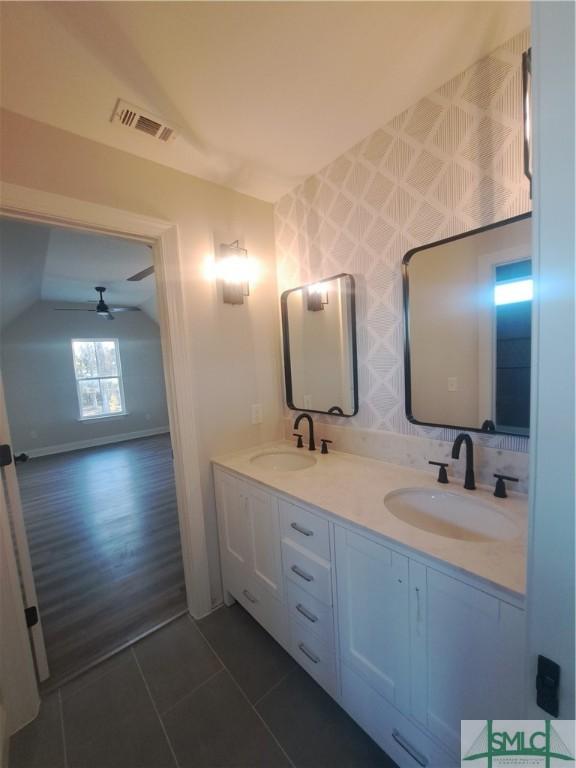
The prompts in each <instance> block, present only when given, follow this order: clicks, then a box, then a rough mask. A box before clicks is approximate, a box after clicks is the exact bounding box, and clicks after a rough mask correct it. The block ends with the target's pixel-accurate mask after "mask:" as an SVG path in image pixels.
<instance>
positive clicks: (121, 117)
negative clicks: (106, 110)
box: [111, 99, 176, 142]
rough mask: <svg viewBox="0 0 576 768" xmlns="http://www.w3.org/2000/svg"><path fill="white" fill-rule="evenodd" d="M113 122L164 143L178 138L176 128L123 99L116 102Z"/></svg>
mask: <svg viewBox="0 0 576 768" xmlns="http://www.w3.org/2000/svg"><path fill="white" fill-rule="evenodd" d="M111 120H112V122H113V123H120V125H123V126H125V127H126V128H130V129H131V130H133V131H140V133H147V134H148V136H153V137H154V138H155V139H159V140H160V141H163V142H168V141H171V140H172V139H175V138H176V131H175V130H174V128H171V127H170V126H169V125H166V123H165V122H164V121H163V120H162V119H161V118H159V117H157V116H156V115H152V114H151V113H150V112H146V110H144V109H141V108H140V107H135V106H134V105H133V104H128V103H127V102H126V101H122V99H118V101H117V102H116V106H115V107H114V112H113V113H112V118H111Z"/></svg>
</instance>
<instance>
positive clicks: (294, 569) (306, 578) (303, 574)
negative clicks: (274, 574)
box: [290, 565, 314, 581]
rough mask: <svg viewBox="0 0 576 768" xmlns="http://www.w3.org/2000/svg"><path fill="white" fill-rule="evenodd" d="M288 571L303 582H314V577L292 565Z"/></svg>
mask: <svg viewBox="0 0 576 768" xmlns="http://www.w3.org/2000/svg"><path fill="white" fill-rule="evenodd" d="M290 570H291V571H292V573H295V574H296V576H300V578H301V579H304V581H314V576H310V574H309V573H306V571H303V570H302V568H299V567H298V566H297V565H293V566H292V567H291V568H290Z"/></svg>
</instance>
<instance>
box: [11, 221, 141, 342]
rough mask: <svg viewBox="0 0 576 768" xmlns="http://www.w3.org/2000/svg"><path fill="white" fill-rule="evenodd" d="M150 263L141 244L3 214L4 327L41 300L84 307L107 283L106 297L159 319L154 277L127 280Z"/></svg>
mask: <svg viewBox="0 0 576 768" xmlns="http://www.w3.org/2000/svg"><path fill="white" fill-rule="evenodd" d="M151 265H152V254H151V250H150V248H149V247H148V246H147V245H144V244H143V243H138V242H133V241H130V240H122V239H120V238H116V237H109V236H107V235H96V234H91V233H88V232H79V231H76V230H72V229H61V228H57V227H50V226H46V225H44V224H31V223H29V222H25V221H16V220H11V219H2V218H0V327H1V328H5V327H6V326H7V325H8V324H9V323H11V322H13V321H14V320H15V319H17V318H18V317H19V316H20V315H21V314H22V313H23V312H25V311H26V310H27V309H28V308H29V307H31V306H32V304H34V303H35V302H37V301H56V302H59V303H62V305H63V306H70V305H73V306H82V305H85V304H86V302H91V301H92V302H93V301H95V300H96V299H97V298H98V296H97V294H96V293H95V291H94V286H96V285H102V286H105V287H106V296H105V298H106V301H107V302H108V303H109V304H110V305H114V304H122V305H127V306H132V307H140V308H141V309H143V310H144V311H145V312H146V313H147V314H149V316H150V317H152V318H153V319H156V306H155V290H156V287H155V280H154V277H153V276H150V277H147V278H145V279H144V280H141V281H139V282H127V278H128V277H130V276H131V275H134V274H136V273H137V272H140V271H142V270H143V269H146V268H147V267H149V266H151Z"/></svg>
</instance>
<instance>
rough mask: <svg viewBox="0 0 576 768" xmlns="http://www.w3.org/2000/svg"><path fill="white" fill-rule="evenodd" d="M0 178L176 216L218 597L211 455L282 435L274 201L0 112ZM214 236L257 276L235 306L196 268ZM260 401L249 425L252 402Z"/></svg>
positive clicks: (213, 576)
mask: <svg viewBox="0 0 576 768" xmlns="http://www.w3.org/2000/svg"><path fill="white" fill-rule="evenodd" d="M1 128H2V131H1V135H2V145H1V147H0V151H1V158H2V162H1V164H0V174H1V178H2V180H4V181H6V182H11V183H13V184H20V185H22V186H26V187H32V188H35V189H40V190H44V191H48V192H55V193H58V194H61V195H66V196H68V197H72V198H78V199H81V200H87V201H90V202H94V203H99V204H102V205H107V206H111V207H114V208H119V209H123V210H128V211H133V212H136V213H139V214H142V215H147V216H153V217H156V218H160V219H165V220H168V221H171V222H174V223H176V224H177V225H178V228H179V234H180V244H181V253H182V259H183V262H184V266H185V282H186V296H187V299H188V304H187V308H186V309H187V313H188V317H189V327H187V328H182V333H183V334H185V335H186V337H187V338H188V339H189V343H190V346H191V349H192V352H193V359H194V363H195V367H196V376H197V378H196V392H197V398H198V402H197V420H198V421H197V423H198V427H199V432H200V435H199V437H200V453H201V472H202V483H203V496H204V504H205V517H206V523H207V536H208V547H209V556H210V566H211V582H212V595H213V599H215V600H217V599H219V598H220V577H219V569H218V556H217V540H216V518H215V512H214V500H213V493H212V483H211V472H210V465H209V458H210V456H212V455H214V454H217V453H221V452H225V451H229V450H233V449H235V448H239V447H242V446H246V445H252V444H257V443H260V442H263V441H266V440H272V439H275V438H277V437H278V436H279V435H280V404H281V396H280V392H281V385H280V372H281V367H280V346H279V320H278V310H277V301H278V299H277V291H276V273H275V261H274V258H275V255H274V231H273V218H272V206H271V205H270V204H268V203H264V202H262V201H259V200H256V199H255V198H251V197H248V196H245V195H241V194H239V193H236V192H233V191H231V190H228V189H225V188H223V187H220V186H218V185H216V184H211V183H208V182H205V181H202V180H200V179H197V178H194V177H191V176H188V175H186V174H183V173H179V172H178V171H173V170H170V169H167V168H165V167H163V166H160V165H157V164H156V163H152V162H149V161H145V160H142V159H139V158H137V157H135V156H132V155H129V154H127V153H125V152H121V151H118V150H114V149H110V148H108V147H105V146H103V145H101V144H97V143H95V142H91V141H88V140H85V139H82V138H79V137H77V136H74V135H73V134H70V133H67V132H65V131H62V130H59V129H56V128H52V127H50V126H47V125H45V124H42V123H38V122H35V121H32V120H29V119H27V118H25V117H22V116H19V115H16V114H14V113H10V112H6V111H4V112H3V113H2V125H1ZM214 233H216V236H217V239H218V240H220V239H222V240H223V241H232V240H235V239H237V238H239V239H241V240H242V241H243V243H244V245H245V247H246V248H247V249H248V251H249V253H250V255H251V256H253V257H255V258H257V259H258V261H259V262H260V266H261V277H260V280H259V282H258V284H256V285H253V286H252V287H251V291H250V297H249V298H248V299H247V301H246V303H245V304H244V305H243V306H231V305H224V304H222V303H221V301H220V300H219V299H218V296H217V291H216V288H215V286H214V285H213V284H212V283H210V282H209V281H207V279H206V277H205V274H204V272H203V266H204V259H205V258H206V256H207V255H209V254H210V253H212V251H213V235H214ZM253 403H261V404H262V405H263V412H264V420H263V423H262V424H259V425H256V426H253V425H252V424H251V422H250V406H251V405H252V404H253Z"/></svg>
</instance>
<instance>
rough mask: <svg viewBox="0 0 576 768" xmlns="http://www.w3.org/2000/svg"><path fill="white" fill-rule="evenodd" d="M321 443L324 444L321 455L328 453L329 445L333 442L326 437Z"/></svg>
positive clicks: (321, 439) (322, 438)
mask: <svg viewBox="0 0 576 768" xmlns="http://www.w3.org/2000/svg"><path fill="white" fill-rule="evenodd" d="M320 442H321V443H322V448H321V450H320V453H328V445H327V443H332V440H328V439H327V438H325V437H321V438H320Z"/></svg>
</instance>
